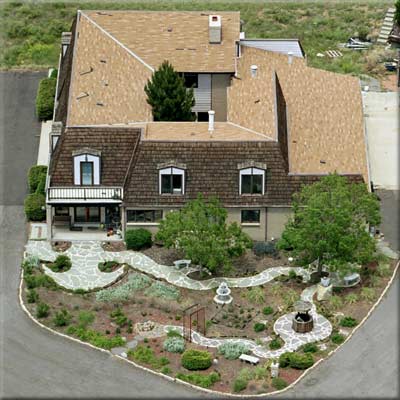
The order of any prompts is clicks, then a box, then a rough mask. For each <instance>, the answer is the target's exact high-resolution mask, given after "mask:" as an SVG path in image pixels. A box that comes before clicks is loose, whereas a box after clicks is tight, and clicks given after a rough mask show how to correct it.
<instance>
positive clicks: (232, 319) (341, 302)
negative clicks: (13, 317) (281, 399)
mask: <svg viewBox="0 0 400 400" xmlns="http://www.w3.org/2000/svg"><path fill="white" fill-rule="evenodd" d="M63 247H64V248H66V247H68V246H66V244H64V246H63ZM153 248H156V247H155V246H153ZM110 250H113V249H112V248H110ZM169 251H171V254H173V252H174V250H169ZM251 251H252V250H249V252H251ZM146 252H147V253H149V250H146ZM164 252H165V253H166V252H167V250H165V249H164ZM154 253H158V254H160V251H158V252H157V251H156V250H154ZM60 254H62V252H60ZM162 257H164V258H168V255H167V254H163V255H162ZM247 257H249V255H247ZM253 257H254V259H258V260H259V261H260V263H263V264H264V265H268V264H269V263H275V262H276V261H277V259H276V258H275V259H273V258H271V257H270V256H268V255H265V256H253ZM281 257H282V258H281V260H286V257H284V256H283V255H282V256H281ZM170 258H171V259H172V258H174V257H173V255H171V256H170ZM278 260H279V259H278ZM37 261H38V260H34V262H33V263H32V264H35V265H36V266H29V263H26V264H27V265H26V266H25V267H24V269H25V282H24V285H23V293H22V294H23V300H24V302H25V304H26V306H27V307H28V309H29V311H30V312H31V313H32V315H33V316H35V317H36V318H38V319H39V320H40V321H41V322H42V323H44V324H46V325H48V326H50V327H51V328H53V329H56V330H58V331H60V332H63V333H67V334H69V335H71V336H74V337H78V338H80V339H81V340H83V341H87V342H90V343H92V344H94V345H95V346H98V347H103V348H106V349H110V348H112V347H116V346H121V345H123V344H124V343H125V341H127V342H129V341H131V340H133V339H137V340H138V342H139V344H138V347H136V349H135V350H132V351H130V352H129V353H128V358H129V359H132V360H134V361H135V362H137V363H139V364H142V365H144V366H147V367H150V368H152V369H155V370H157V371H161V372H162V373H164V374H167V375H170V376H173V377H176V376H178V377H180V378H181V379H184V380H188V381H190V382H194V383H196V384H199V385H202V386H203V387H212V388H213V389H215V390H219V391H223V392H230V391H234V390H240V392H241V393H247V394H256V393H265V392H271V391H273V390H276V387H278V386H279V385H280V384H282V382H279V381H278V382H275V381H274V383H273V382H272V380H271V377H270V372H269V367H268V365H269V360H264V359H261V362H260V364H259V366H257V367H254V366H249V365H244V364H242V363H241V362H240V361H239V360H237V359H233V360H230V359H226V357H225V356H224V355H222V354H220V353H219V352H218V349H217V348H211V347H210V348H205V347H202V346H198V345H196V344H194V343H187V342H186V343H185V349H186V350H188V349H197V350H203V351H204V350H206V351H208V352H209V353H210V354H211V355H210V357H211V359H214V358H217V359H218V363H217V364H212V365H211V366H210V367H207V368H206V369H205V370H194V371H191V370H188V369H186V368H184V367H183V366H182V361H181V357H182V354H181V353H179V352H177V353H176V352H171V351H170V350H169V349H166V348H165V346H166V345H165V341H166V339H167V337H166V336H162V337H155V338H148V339H144V337H143V333H141V334H139V338H138V337H137V336H138V332H137V330H136V324H137V323H143V322H146V321H149V320H150V321H154V322H156V323H157V324H161V325H176V326H182V311H183V309H185V308H186V307H188V306H190V305H193V304H199V305H200V306H204V307H205V320H206V336H207V337H208V338H213V337H214V338H221V337H241V338H248V339H253V340H255V341H256V343H257V344H262V343H263V341H261V339H262V338H264V337H266V336H270V337H271V338H274V337H275V335H274V332H273V324H274V322H275V321H276V319H277V318H279V317H280V316H282V315H283V314H285V313H287V312H290V311H292V310H293V303H294V301H296V300H297V299H298V298H299V296H300V293H301V292H302V291H303V290H304V288H306V287H308V286H310V284H309V283H308V284H305V283H302V282H301V279H299V278H298V277H296V276H295V274H293V273H292V274H290V276H280V277H277V278H276V279H275V280H273V281H271V282H269V283H266V284H264V285H261V286H258V287H253V288H232V293H231V294H232V296H233V299H234V300H233V303H232V304H230V305H225V306H224V307H222V308H221V307H217V306H216V304H215V303H214V301H213V297H214V295H215V289H211V290H206V291H204V290H201V291H200V290H189V289H184V288H180V287H175V286H173V285H170V284H167V283H165V282H164V281H162V280H156V279H154V277H152V276H150V275H145V274H142V273H139V272H137V271H135V270H134V269H133V268H130V269H129V272H128V274H127V275H125V276H124V277H123V278H122V279H121V280H120V281H118V282H116V283H114V284H113V285H112V286H110V287H108V288H106V289H103V290H100V291H96V292H91V293H84V292H82V291H79V290H78V291H75V292H71V291H66V290H63V289H62V288H60V287H58V286H57V285H55V284H54V281H52V280H51V278H49V277H47V276H46V275H44V274H43V272H42V271H41V269H40V268H38V267H37V265H38V263H37ZM394 265H395V262H394V261H389V260H387V259H386V258H384V257H380V258H379V259H378V262H375V263H371V264H369V265H368V267H365V268H364V270H363V271H362V277H363V281H362V285H358V286H356V287H355V288H348V289H343V290H337V291H335V293H334V296H333V297H332V298H331V299H330V300H328V301H324V302H318V301H317V300H316V299H314V302H315V303H316V304H317V309H318V312H320V313H321V314H323V315H325V316H326V317H327V318H328V319H329V320H330V322H331V323H332V325H333V329H334V333H333V335H332V336H331V338H330V339H329V338H328V339H326V340H324V341H323V342H324V343H325V344H326V349H325V350H321V349H318V348H315V346H314V348H311V349H310V351H314V350H316V352H313V353H312V354H313V356H312V357H313V359H314V362H315V361H317V360H318V359H320V358H321V357H325V356H326V355H327V353H328V352H329V351H330V350H332V349H334V348H335V347H336V346H337V345H338V344H340V343H341V342H342V341H343V339H344V337H343V336H341V334H340V333H339V329H345V330H346V331H347V333H349V332H351V330H352V329H353V328H354V326H356V325H357V324H358V323H359V322H360V321H361V320H362V318H363V317H364V316H365V315H366V314H367V312H368V310H369V309H370V307H371V305H372V304H373V302H374V301H375V300H376V299H377V298H378V296H379V294H380V293H381V291H382V290H383V288H384V287H385V285H386V284H387V282H388V280H389V279H390V275H391V273H392V272H393V268H394ZM171 268H173V267H171ZM340 313H343V315H342V314H340ZM335 314H336V315H335ZM344 317H346V318H344ZM260 324H265V327H261V329H259V326H260ZM256 326H257V328H256ZM193 329H195V330H196V325H195V324H194V325H193ZM140 336H141V337H140ZM174 337H176V335H174ZM174 340H175V339H174ZM177 340H178V342H179V341H180V340H181V339H179V338H178V339H177ZM278 342H279V341H278ZM269 343H270V342H267V343H266V344H264V346H265V349H270V348H271V347H269ZM281 344H283V342H281ZM317 344H318V343H317ZM278 347H279V344H278ZM304 350H305V349H304ZM304 350H301V349H300V350H298V351H297V352H296V354H299V357H300V359H301V362H302V363H303V364H300V366H301V365H304V362H305V361H304V360H305V359H306V358H305V357H310V356H306V353H305V352H304ZM301 372H302V370H301V369H299V368H294V367H286V368H280V375H279V376H280V378H282V379H284V381H286V383H287V384H289V383H291V382H293V381H294V380H295V379H297V378H298V377H299V376H300V374H301ZM212 373H214V374H213V375H211V374H212ZM274 385H275V386H274Z"/></svg>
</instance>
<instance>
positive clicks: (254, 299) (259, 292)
mask: <svg viewBox="0 0 400 400" xmlns="http://www.w3.org/2000/svg"><path fill="white" fill-rule="evenodd" d="M246 298H247V300H248V301H249V302H250V303H252V304H263V303H264V302H265V293H264V290H263V289H262V288H261V287H260V286H255V287H252V288H249V289H248V290H247V292H246Z"/></svg>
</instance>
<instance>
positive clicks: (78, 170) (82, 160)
mask: <svg viewBox="0 0 400 400" xmlns="http://www.w3.org/2000/svg"><path fill="white" fill-rule="evenodd" d="M74 184H75V185H81V186H92V185H100V157H99V156H94V155H91V154H80V155H76V156H74Z"/></svg>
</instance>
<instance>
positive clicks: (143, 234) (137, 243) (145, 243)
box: [125, 228, 151, 250]
mask: <svg viewBox="0 0 400 400" xmlns="http://www.w3.org/2000/svg"><path fill="white" fill-rule="evenodd" d="M125 242H126V248H127V249H128V250H141V249H143V248H147V247H150V246H151V233H150V232H149V231H148V230H146V229H143V228H139V229H128V230H127V231H126V233H125Z"/></svg>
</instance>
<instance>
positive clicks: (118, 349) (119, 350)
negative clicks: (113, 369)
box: [111, 347, 126, 356]
mask: <svg viewBox="0 0 400 400" xmlns="http://www.w3.org/2000/svg"><path fill="white" fill-rule="evenodd" d="M125 352H126V348H125V347H113V348H112V349H111V353H112V354H115V355H118V356H120V355H121V354H122V353H125Z"/></svg>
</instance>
